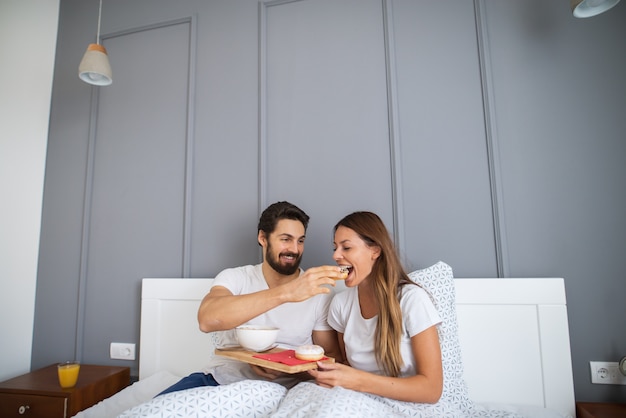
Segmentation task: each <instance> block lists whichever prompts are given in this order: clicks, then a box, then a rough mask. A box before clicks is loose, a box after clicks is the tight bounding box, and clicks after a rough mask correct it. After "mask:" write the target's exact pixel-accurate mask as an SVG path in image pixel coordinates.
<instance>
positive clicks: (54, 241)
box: [32, 0, 626, 402]
mask: <svg viewBox="0 0 626 418" xmlns="http://www.w3.org/2000/svg"><path fill="white" fill-rule="evenodd" d="M92 3H93V4H90V2H84V1H79V0H61V10H60V23H59V35H58V44H57V59H56V69H55V79H54V86H53V100H52V110H51V119H50V137H49V145H48V158H47V166H46V179H45V192H44V212H43V220H42V231H41V249H40V260H39V273H38V283H37V300H36V312H35V326H34V339H33V341H34V342H33V361H32V363H33V367H38V366H42V365H45V364H49V363H51V362H55V361H57V360H59V359H64V358H67V357H72V356H76V357H78V358H80V359H82V361H84V362H93V363H100V364H124V365H131V366H132V367H133V370H134V373H137V370H136V368H137V365H138V363H137V362H136V361H135V362H120V361H113V360H109V358H108V356H109V353H108V348H109V343H110V342H113V341H119V342H135V343H138V341H139V297H140V283H141V278H142V277H212V276H214V275H215V274H217V273H218V272H219V271H220V270H221V269H223V268H225V267H229V266H234V265H240V264H245V263H255V262H258V261H259V260H260V258H259V250H258V246H257V245H256V241H255V237H256V221H257V218H258V214H259V212H260V210H262V209H263V208H264V207H265V206H266V205H267V204H269V203H272V202H273V201H276V200H283V199H286V200H290V201H293V202H294V203H296V204H298V205H300V206H302V207H303V208H304V209H305V210H306V211H307V212H308V213H309V214H310V215H311V217H312V222H311V226H310V230H309V232H308V234H307V235H308V236H307V250H306V253H305V259H304V264H305V265H306V266H313V265H317V264H320V263H332V259H331V228H332V225H333V224H334V222H336V221H337V220H338V219H339V218H340V217H341V216H343V215H344V214H346V213H348V212H350V211H353V210H359V209H366V210H373V211H376V212H377V213H379V214H380V215H381V216H382V217H383V219H384V220H385V221H386V223H387V224H388V226H389V228H390V229H391V230H392V231H393V233H394V235H395V237H396V239H397V242H398V244H399V246H400V248H401V251H402V253H403V256H404V258H405V262H406V266H407V269H409V270H412V269H415V268H420V267H425V266H428V265H430V264H433V263H434V262H436V261H438V260H443V261H446V262H447V263H449V264H450V265H451V266H452V267H453V268H454V272H455V275H456V276H457V277H533V276H537V277H564V278H565V280H566V290H567V296H568V312H569V319H570V337H571V344H572V361H573V368H574V382H575V390H576V399H577V400H588V401H621V402H624V401H626V397H625V395H624V392H623V390H621V387H618V386H607V385H591V384H590V378H589V364H588V362H589V361H591V360H606V361H616V360H618V359H619V358H620V357H621V356H623V355H626V337H625V336H624V335H623V334H618V333H616V332H615V330H617V329H621V328H622V327H623V319H624V317H625V316H626V308H625V307H624V305H623V304H622V300H621V295H623V293H624V290H626V284H625V282H624V279H623V277H621V276H620V275H621V271H620V270H621V269H620V267H621V256H622V255H623V254H624V252H625V249H626V222H625V221H624V218H623V215H622V214H623V213H624V212H626V196H625V195H624V193H623V191H622V187H621V185H622V182H623V179H625V178H626V168H625V167H626V165H625V164H624V163H623V161H624V159H625V157H626V138H625V136H626V134H624V132H626V121H625V120H624V118H623V113H624V111H625V110H626V82H624V79H623V74H625V73H626V59H625V57H624V54H623V40H624V39H626V26H625V25H624V24H623V22H624V21H626V20H625V19H626V6H624V5H623V4H620V5H618V6H617V7H615V8H614V9H613V10H611V11H610V12H609V13H606V14H604V15H601V16H598V17H595V18H593V19H587V20H578V19H575V18H573V17H572V16H571V14H570V12H569V8H568V4H567V2H562V3H559V2H545V1H540V0H534V1H530V0H527V1H517V2H502V1H498V0H485V1H481V0H479V1H476V2H474V3H472V2H458V1H453V0H448V1H443V0H433V1H415V0H391V1H387V2H384V1H382V2H381V1H380V0H341V1H332V0H302V1H298V2H284V1H279V2H269V3H263V2H257V0H245V1H244V0H239V1H236V2H235V1H227V0H222V1H217V0H213V1H200V0H196V1H193V0H184V1H178V2H168V1H164V0H162V1H154V0H153V1H147V0H138V1H135V2H132V3H128V2H126V1H123V0H108V1H107V2H105V3H104V9H103V20H102V28H103V30H102V32H103V37H102V38H103V41H102V42H103V44H104V45H105V46H106V47H107V49H108V50H109V55H110V59H111V64H112V66H113V79H114V82H113V85H111V86H110V87H106V88H91V87H90V86H88V85H86V84H84V83H82V82H81V81H79V80H78V78H77V76H76V67H77V65H78V62H79V61H80V57H81V55H82V53H83V52H84V49H85V47H86V44H87V43H88V42H91V41H92V40H93V37H94V36H93V33H94V31H95V26H96V17H97V2H96V1H94V2H92Z"/></svg>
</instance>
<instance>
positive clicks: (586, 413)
mask: <svg viewBox="0 0 626 418" xmlns="http://www.w3.org/2000/svg"><path fill="white" fill-rule="evenodd" d="M576 417H577V418H623V417H626V404H621V403H596V402H576Z"/></svg>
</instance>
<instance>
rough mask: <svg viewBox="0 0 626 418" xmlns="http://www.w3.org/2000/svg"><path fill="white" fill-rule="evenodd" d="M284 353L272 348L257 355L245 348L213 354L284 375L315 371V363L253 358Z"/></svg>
mask: <svg viewBox="0 0 626 418" xmlns="http://www.w3.org/2000/svg"><path fill="white" fill-rule="evenodd" d="M283 351H286V350H284V349H282V348H273V349H271V350H268V351H265V352H263V353H257V352H256V351H250V350H246V349H245V348H240V347H237V348H229V349H219V348H216V349H215V354H216V355H218V356H223V357H229V358H232V359H235V360H239V361H243V362H246V363H249V364H254V365H256V366H261V367H266V368H268V369H272V370H278V371H281V372H284V373H290V374H293V373H300V372H304V371H307V370H313V369H317V362H315V361H309V362H305V363H302V364H294V365H288V364H284V363H278V362H276V361H271V360H265V359H262V358H258V357H255V356H260V355H264V354H274V353H281V352H283ZM320 361H321V362H322V363H334V362H335V359H334V358H332V357H324V358H323V359H322V360H320Z"/></svg>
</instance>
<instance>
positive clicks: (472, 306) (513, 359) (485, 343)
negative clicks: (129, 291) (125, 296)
mask: <svg viewBox="0 0 626 418" xmlns="http://www.w3.org/2000/svg"><path fill="white" fill-rule="evenodd" d="M212 282H213V280H212V279H149V278H146V279H143V284H142V303H141V338H140V346H139V348H140V351H139V353H140V354H139V379H144V378H146V377H148V376H151V375H152V374H154V373H156V372H158V371H161V370H167V371H169V372H171V373H174V374H177V375H179V376H185V375H187V374H189V373H191V372H194V371H199V370H201V369H202V368H203V367H204V366H205V365H206V363H207V361H208V359H209V358H210V356H212V355H213V345H212V342H211V338H210V336H209V335H207V334H203V333H202V332H201V331H200V330H199V329H198V322H197V319H196V314H197V309H198V305H199V303H200V300H201V299H202V298H203V297H204V295H205V294H206V293H208V291H209V289H210V287H211V285H212ZM455 287H456V292H457V295H456V304H457V315H458V321H459V338H460V341H461V347H462V353H463V362H464V366H465V373H464V377H465V381H466V382H467V385H468V388H469V394H470V397H471V398H472V400H474V401H477V402H492V403H504V404H524V405H533V406H541V407H547V408H550V409H553V410H555V411H557V412H560V413H561V414H563V415H570V416H575V412H574V409H575V401H574V383H573V376H572V365H571V354H570V343H569V328H568V321H567V309H566V301H565V287H564V281H563V279H560V278H549V279H463V278H457V279H455Z"/></svg>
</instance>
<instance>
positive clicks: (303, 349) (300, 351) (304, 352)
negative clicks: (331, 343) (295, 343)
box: [296, 345, 324, 361]
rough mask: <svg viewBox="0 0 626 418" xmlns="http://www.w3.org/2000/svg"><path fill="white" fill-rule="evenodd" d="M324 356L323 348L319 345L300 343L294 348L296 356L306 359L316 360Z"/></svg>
mask: <svg viewBox="0 0 626 418" xmlns="http://www.w3.org/2000/svg"><path fill="white" fill-rule="evenodd" d="M323 357H324V349H323V348H322V347H320V346H319V345H301V346H300V347H298V348H296V358H298V359H300V360H306V361H317V360H321V359H322V358H323Z"/></svg>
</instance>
